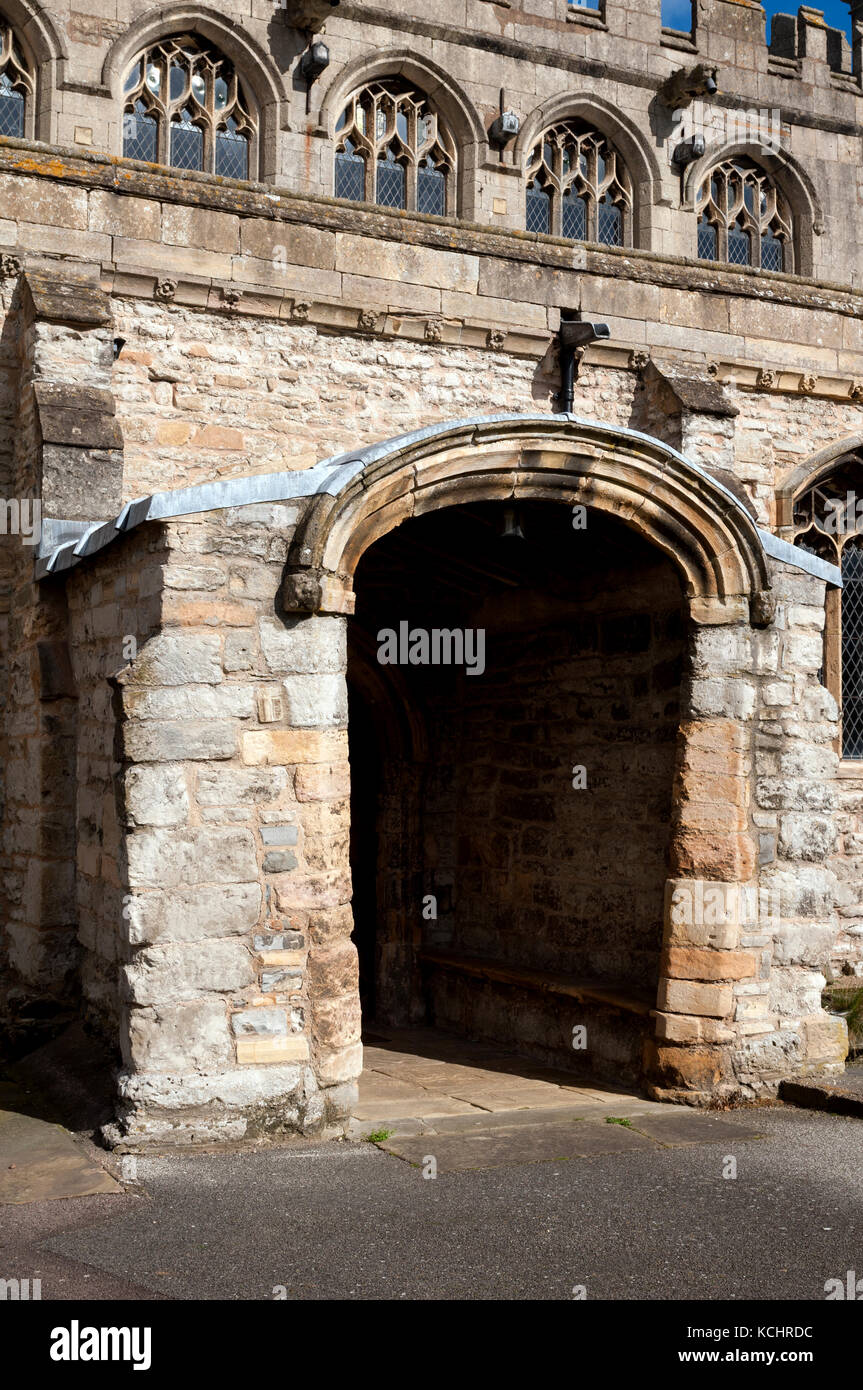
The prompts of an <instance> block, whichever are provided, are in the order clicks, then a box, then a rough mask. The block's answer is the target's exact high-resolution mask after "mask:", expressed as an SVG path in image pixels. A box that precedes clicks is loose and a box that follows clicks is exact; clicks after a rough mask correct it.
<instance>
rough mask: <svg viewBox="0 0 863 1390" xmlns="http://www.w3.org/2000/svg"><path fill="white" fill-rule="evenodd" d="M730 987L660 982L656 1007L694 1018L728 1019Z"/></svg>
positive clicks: (731, 997)
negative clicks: (691, 1015)
mask: <svg viewBox="0 0 863 1390" xmlns="http://www.w3.org/2000/svg"><path fill="white" fill-rule="evenodd" d="M732 1004H733V995H732V990H731V985H717V984H696V983H694V982H692V981H688V980H661V981H660V983H659V991H658V993H657V1006H658V1008H660V1009H662V1010H663V1011H664V1012H666V1013H672V1014H693V1015H695V1016H696V1017H701V1016H704V1017H707V1018H730V1016H731V1008H732Z"/></svg>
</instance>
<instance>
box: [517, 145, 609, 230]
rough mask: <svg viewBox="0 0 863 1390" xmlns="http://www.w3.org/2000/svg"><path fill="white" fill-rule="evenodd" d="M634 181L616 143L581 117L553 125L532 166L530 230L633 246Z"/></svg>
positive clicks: (527, 221)
mask: <svg viewBox="0 0 863 1390" xmlns="http://www.w3.org/2000/svg"><path fill="white" fill-rule="evenodd" d="M632 214H633V204H632V183H631V181H630V178H629V174H628V173H627V170H626V166H625V165H624V163H623V160H622V159H621V157H620V155H619V154H618V153H617V151H616V150H615V148H614V146H613V145H612V144H611V142H610V141H609V140H607V139H606V137H605V136H604V135H601V134H600V133H599V131H596V130H593V129H591V128H590V127H589V126H587V125H583V124H582V123H581V122H577V121H562V122H560V123H559V124H558V125H555V126H552V127H551V129H550V130H547V131H546V132H545V134H544V135H543V136H542V139H541V140H540V141H539V143H538V144H537V145H536V146H535V148H534V150H533V153H532V154H531V157H530V160H529V163H528V167H527V192H526V206H525V226H526V228H527V230H528V231H529V232H544V233H546V234H547V235H549V236H559V237H568V238H569V239H570V240H572V241H598V242H601V243H602V244H603V245H605V246H631V245H632Z"/></svg>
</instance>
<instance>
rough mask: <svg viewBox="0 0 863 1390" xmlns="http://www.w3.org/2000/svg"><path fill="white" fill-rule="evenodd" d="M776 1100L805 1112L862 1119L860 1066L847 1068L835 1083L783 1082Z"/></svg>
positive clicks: (862, 1073)
mask: <svg viewBox="0 0 863 1390" xmlns="http://www.w3.org/2000/svg"><path fill="white" fill-rule="evenodd" d="M779 1097H780V1099H781V1100H784V1101H786V1102H787V1103H788V1104H789V1105H799V1106H801V1107H802V1109H804V1110H824V1111H826V1112H827V1113H828V1114H831V1115H857V1116H859V1117H861V1118H863V1066H861V1065H855V1066H854V1067H849V1069H848V1071H846V1072H845V1074H844V1076H838V1077H837V1078H836V1080H835V1081H825V1080H823V1079H822V1078H820V1077H819V1078H818V1080H812V1081H783V1082H782V1083H781V1085H780V1087H779Z"/></svg>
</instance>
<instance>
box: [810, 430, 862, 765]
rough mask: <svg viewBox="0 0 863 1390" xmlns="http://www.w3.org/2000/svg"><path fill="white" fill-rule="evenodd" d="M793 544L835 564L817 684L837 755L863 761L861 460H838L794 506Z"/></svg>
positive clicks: (829, 590)
mask: <svg viewBox="0 0 863 1390" xmlns="http://www.w3.org/2000/svg"><path fill="white" fill-rule="evenodd" d="M793 525H794V544H795V545H798V546H800V548H801V549H802V550H807V551H809V553H810V554H812V555H818V556H820V557H821V559H822V560H828V561H829V562H830V564H832V565H838V566H839V568H840V569H841V571H842V589H841V592H840V591H839V590H837V589H828V591H827V612H826V619H825V629H824V666H823V668H822V671H821V680H822V683H823V684H824V685H826V686H827V688H828V690H830V692H831V694H833V695H834V696H835V697H836V700H837V701H838V703H839V707H840V709H841V712H842V733H841V739H842V757H843V758H853V759H863V460H861V459H859V458H857V457H855V456H853V455H852V456H851V457H849V458H847V459H845V460H843V461H842V462H841V463H840V464H839V465H838V466H837V467H836V468H835V469H834V471H833V472H832V473H831V474H830V476H829V477H828V478H826V479H820V480H819V481H818V483H816V484H815V486H814V487H810V488H809V489H808V490H807V491H806V492H804V493H802V494H801V495H800V496H799V497H798V498H797V500H796V501H795V503H794V520H793Z"/></svg>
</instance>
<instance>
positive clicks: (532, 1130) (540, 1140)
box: [379, 1120, 659, 1173]
mask: <svg viewBox="0 0 863 1390" xmlns="http://www.w3.org/2000/svg"><path fill="white" fill-rule="evenodd" d="M658 1147H659V1145H658V1144H657V1142H656V1141H655V1140H653V1139H648V1138H647V1137H646V1136H645V1135H643V1134H638V1133H637V1132H636V1131H634V1130H631V1129H627V1128H626V1127H625V1126H623V1125H606V1124H602V1125H600V1124H595V1123H591V1122H590V1121H588V1120H572V1121H569V1122H567V1123H563V1124H560V1123H558V1124H554V1123H552V1124H542V1125H525V1126H523V1127H521V1128H516V1127H513V1128H508V1129H503V1128H501V1129H488V1130H484V1131H477V1132H473V1133H466V1134H438V1135H434V1136H432V1135H429V1134H424V1135H420V1136H418V1137H417V1138H413V1139H412V1138H407V1137H406V1138H403V1139H388V1140H386V1141H385V1142H383V1143H381V1144H380V1145H379V1148H382V1149H385V1150H386V1152H387V1153H391V1154H394V1155H395V1156H396V1157H397V1158H402V1159H405V1161H406V1162H408V1163H411V1164H414V1165H417V1166H421V1165H422V1163H423V1161H424V1160H425V1159H426V1157H427V1156H428V1155H429V1154H432V1155H433V1156H434V1158H435V1160H436V1162H437V1166H438V1171H439V1172H443V1173H455V1172H460V1171H463V1170H465V1169H470V1168H502V1167H507V1166H509V1165H510V1164H516V1163H553V1162H555V1161H561V1160H565V1159H572V1158H588V1157H591V1156H593V1155H596V1154H614V1153H631V1152H634V1151H643V1150H645V1149H647V1150H650V1149H656V1148H658Z"/></svg>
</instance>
